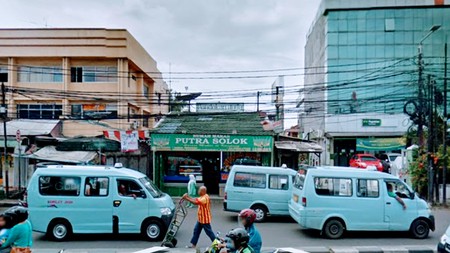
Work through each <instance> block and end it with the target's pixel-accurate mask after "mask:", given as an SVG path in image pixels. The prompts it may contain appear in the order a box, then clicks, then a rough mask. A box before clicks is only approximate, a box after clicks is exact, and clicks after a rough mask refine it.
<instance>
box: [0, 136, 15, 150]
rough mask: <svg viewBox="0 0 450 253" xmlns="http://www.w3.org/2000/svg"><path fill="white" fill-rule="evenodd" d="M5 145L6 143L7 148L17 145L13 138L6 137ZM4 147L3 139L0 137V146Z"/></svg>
mask: <svg viewBox="0 0 450 253" xmlns="http://www.w3.org/2000/svg"><path fill="white" fill-rule="evenodd" d="M6 145H8V148H15V147H17V141H16V139H15V138H7V139H6ZM4 147H5V139H0V148H4Z"/></svg>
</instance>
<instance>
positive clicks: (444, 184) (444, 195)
mask: <svg viewBox="0 0 450 253" xmlns="http://www.w3.org/2000/svg"><path fill="white" fill-rule="evenodd" d="M447 54H448V52H447V39H446V41H445V45H444V140H443V148H444V157H445V159H444V166H443V167H444V168H443V172H442V204H444V205H446V204H447V203H446V202H447V159H448V158H447V120H448V115H447V70H448V69H447V64H448V63H447Z"/></svg>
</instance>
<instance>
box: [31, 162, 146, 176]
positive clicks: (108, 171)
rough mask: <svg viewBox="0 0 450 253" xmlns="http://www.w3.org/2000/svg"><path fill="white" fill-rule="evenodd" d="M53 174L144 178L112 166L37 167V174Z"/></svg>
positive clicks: (137, 172)
mask: <svg viewBox="0 0 450 253" xmlns="http://www.w3.org/2000/svg"><path fill="white" fill-rule="evenodd" d="M43 172H46V173H48V174H51V173H55V174H57V175H61V176H62V175H77V176H96V175H98V176H105V175H108V176H123V177H134V178H142V177H145V175H144V174H142V173H141V172H139V171H136V170H132V169H127V168H114V166H73V165H49V166H46V167H39V168H38V169H37V170H36V173H37V174H41V175H42V174H43Z"/></svg>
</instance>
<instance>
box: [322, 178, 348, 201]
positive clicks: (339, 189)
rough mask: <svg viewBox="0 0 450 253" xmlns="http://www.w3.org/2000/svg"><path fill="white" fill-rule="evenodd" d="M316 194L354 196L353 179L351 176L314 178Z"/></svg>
mask: <svg viewBox="0 0 450 253" xmlns="http://www.w3.org/2000/svg"><path fill="white" fill-rule="evenodd" d="M314 186H315V188H316V194H317V195H322V196H341V197H350V196H352V180H351V179H349V178H323V177H317V178H315V179H314Z"/></svg>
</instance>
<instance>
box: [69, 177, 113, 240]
mask: <svg viewBox="0 0 450 253" xmlns="http://www.w3.org/2000/svg"><path fill="white" fill-rule="evenodd" d="M110 184H111V180H110V178H109V177H86V178H85V179H84V184H83V185H84V188H83V192H82V195H81V196H80V198H79V200H78V201H79V203H78V207H79V209H78V214H79V216H80V217H83V218H82V222H81V219H80V224H79V229H80V231H82V232H84V233H112V216H113V209H112V207H111V202H112V195H113V194H114V193H112V192H111V191H110V189H111V187H110Z"/></svg>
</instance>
